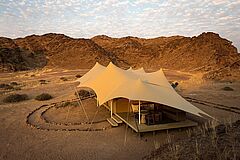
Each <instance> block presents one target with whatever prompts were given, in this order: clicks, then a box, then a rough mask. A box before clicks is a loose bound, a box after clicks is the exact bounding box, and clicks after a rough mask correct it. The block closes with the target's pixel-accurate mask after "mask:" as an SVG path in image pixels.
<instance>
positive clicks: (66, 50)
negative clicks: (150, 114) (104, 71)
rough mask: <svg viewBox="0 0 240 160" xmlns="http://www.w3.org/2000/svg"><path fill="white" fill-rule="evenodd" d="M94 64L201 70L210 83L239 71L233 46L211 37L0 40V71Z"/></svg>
mask: <svg viewBox="0 0 240 160" xmlns="http://www.w3.org/2000/svg"><path fill="white" fill-rule="evenodd" d="M96 61H98V62H99V63H101V64H103V65H107V64H108V63H109V62H110V61H112V62H113V63H115V64H116V65H118V66H120V67H122V68H127V67H129V66H132V67H133V68H139V67H144V68H145V69H147V70H157V69H159V68H161V67H163V68H168V69H176V70H182V71H201V72H205V73H206V74H205V77H206V78H209V79H216V78H220V79H221V78H223V77H227V76H235V73H236V72H238V73H239V69H240V55H239V54H238V53H237V49H236V47H234V46H233V45H232V43H231V42H230V41H228V40H226V39H223V38H221V37H220V36H219V35H218V34H215V33H202V34H201V35H199V36H197V37H192V38H190V37H183V36H172V37H158V38H153V39H143V38H138V37H124V38H111V37H108V36H104V35H102V36H95V37H93V38H91V39H82V38H80V39H73V38H71V37H68V36H65V35H62V34H52V33H50V34H45V35H42V36H37V35H32V36H27V37H25V38H18V39H9V38H4V37H2V38H0V66H1V70H2V71H3V70H5V71H18V70H27V69H34V68H42V67H44V66H48V67H55V68H56V67H57V68H65V69H79V68H91V67H92V66H93V65H94V64H95V62H96Z"/></svg>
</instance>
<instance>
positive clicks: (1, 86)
mask: <svg viewBox="0 0 240 160" xmlns="http://www.w3.org/2000/svg"><path fill="white" fill-rule="evenodd" d="M0 88H2V89H13V86H10V85H9V84H5V83H1V84H0Z"/></svg>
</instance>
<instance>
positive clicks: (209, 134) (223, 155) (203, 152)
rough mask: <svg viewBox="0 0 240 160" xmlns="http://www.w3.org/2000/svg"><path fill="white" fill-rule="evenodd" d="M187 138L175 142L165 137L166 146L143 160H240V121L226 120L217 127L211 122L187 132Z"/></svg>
mask: <svg viewBox="0 0 240 160" xmlns="http://www.w3.org/2000/svg"><path fill="white" fill-rule="evenodd" d="M186 132H187V135H188V137H187V138H183V139H181V140H178V141H176V142H173V141H172V137H171V136H170V135H168V136H167V144H166V145H163V146H161V147H160V148H158V149H157V150H155V151H154V152H152V153H151V155H149V156H146V157H144V159H161V160H168V159H172V160H177V159H188V160H191V159H194V160H200V159H216V160H227V159H233V160H237V159H240V121H237V122H235V123H232V122H231V120H226V122H225V123H224V124H221V125H217V123H216V121H211V122H210V123H208V124H205V125H203V126H201V127H199V128H197V129H195V130H187V131H186Z"/></svg>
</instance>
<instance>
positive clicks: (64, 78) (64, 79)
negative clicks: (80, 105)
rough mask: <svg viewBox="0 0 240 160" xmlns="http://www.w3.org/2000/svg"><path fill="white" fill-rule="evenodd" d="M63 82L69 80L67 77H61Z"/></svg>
mask: <svg viewBox="0 0 240 160" xmlns="http://www.w3.org/2000/svg"><path fill="white" fill-rule="evenodd" d="M60 79H61V80H62V81H67V80H68V79H67V78H66V77H61V78H60Z"/></svg>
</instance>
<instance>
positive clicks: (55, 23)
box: [0, 0, 240, 52]
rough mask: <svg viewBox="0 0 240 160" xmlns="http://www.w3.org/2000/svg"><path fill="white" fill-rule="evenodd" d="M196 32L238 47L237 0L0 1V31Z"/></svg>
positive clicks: (150, 35)
mask: <svg viewBox="0 0 240 160" xmlns="http://www.w3.org/2000/svg"><path fill="white" fill-rule="evenodd" d="M50 32H51V33H62V34H65V35H68V36H70V37H74V38H91V37H93V36H96V35H108V36H111V37H125V36H137V37H142V38H154V37H160V36H172V35H183V36H188V37H192V36H197V35H199V34H201V33H202V32H216V33H219V34H220V36H221V37H223V38H227V39H228V40H230V41H232V42H233V44H234V45H235V46H236V47H237V48H238V52H239V51H240V0H0V36H4V37H10V38H16V37H25V36H27V35H31V34H37V35H42V34H45V33H50Z"/></svg>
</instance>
